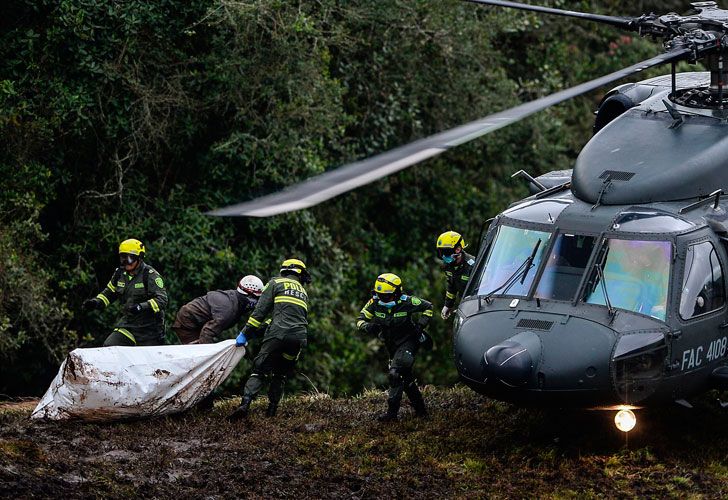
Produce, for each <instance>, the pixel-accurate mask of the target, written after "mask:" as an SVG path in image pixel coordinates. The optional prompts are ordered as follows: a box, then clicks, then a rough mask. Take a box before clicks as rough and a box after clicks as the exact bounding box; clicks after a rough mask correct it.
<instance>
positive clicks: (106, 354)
mask: <svg viewBox="0 0 728 500" xmlns="http://www.w3.org/2000/svg"><path fill="white" fill-rule="evenodd" d="M244 354H245V348H244V347H236V346H235V341H234V340H225V341H223V342H218V343H217V344H193V345H168V346H154V347H100V348H94V349H75V350H73V351H71V353H70V354H69V355H68V357H67V358H66V360H65V361H64V362H63V364H62V365H61V367H60V369H59V370H58V375H56V378H55V379H54V380H53V382H52V383H51V386H50V387H49V388H48V391H46V393H45V395H44V396H43V399H41V400H40V403H38V406H37V407H36V409H35V410H34V411H33V414H32V415H31V418H37V419H49V420H67V419H78V420H94V421H99V420H116V419H122V418H139V417H150V416H158V415H169V414H171V413H178V412H181V411H184V410H186V409H188V408H191V407H192V406H194V405H195V404H197V403H198V402H200V401H201V400H202V399H203V398H205V396H207V395H208V394H210V393H211V392H212V391H213V390H214V389H215V388H216V387H217V386H219V385H220V384H221V383H222V382H223V381H224V380H225V379H226V378H227V376H228V375H230V372H232V371H233V368H235V366H236V365H237V364H238V362H239V361H240V359H241V358H242V357H243V355H244Z"/></svg>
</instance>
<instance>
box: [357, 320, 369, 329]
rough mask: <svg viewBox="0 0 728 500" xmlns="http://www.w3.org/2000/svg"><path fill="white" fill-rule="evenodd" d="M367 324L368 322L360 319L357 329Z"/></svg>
mask: <svg viewBox="0 0 728 500" xmlns="http://www.w3.org/2000/svg"><path fill="white" fill-rule="evenodd" d="M366 324H367V322H366V321H364V320H363V319H360V320H359V321H357V322H356V327H357V328H361V327H362V326H364V325H366Z"/></svg>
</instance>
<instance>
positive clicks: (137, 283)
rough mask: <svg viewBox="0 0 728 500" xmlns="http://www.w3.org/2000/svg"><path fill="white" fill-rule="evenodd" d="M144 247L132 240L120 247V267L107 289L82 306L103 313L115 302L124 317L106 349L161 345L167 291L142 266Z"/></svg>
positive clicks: (147, 267)
mask: <svg viewBox="0 0 728 500" xmlns="http://www.w3.org/2000/svg"><path fill="white" fill-rule="evenodd" d="M145 253H146V250H145V248H144V244H143V243H142V242H141V241H139V240H135V239H129V240H124V241H122V242H121V244H120V245H119V264H120V267H118V268H116V271H114V274H113V275H112V276H111V280H109V283H108V284H107V285H106V288H104V289H103V290H101V292H99V294H98V295H96V297H94V298H91V299H88V300H86V301H85V302H84V303H83V308H84V309H85V310H93V309H103V308H105V307H108V305H109V304H111V302H113V301H114V300H118V301H119V302H120V304H121V306H122V308H123V311H124V314H123V316H122V317H121V319H120V320H119V321H118V322H117V323H116V326H115V328H114V330H113V331H112V332H111V334H109V336H108V337H106V340H105V341H104V347H108V346H150V345H162V344H164V309H165V308H166V307H167V291H166V290H165V288H164V280H163V279H162V277H161V276H160V275H159V273H158V272H157V271H156V270H155V269H154V268H153V267H152V266H150V265H149V264H147V263H146V262H144V255H145Z"/></svg>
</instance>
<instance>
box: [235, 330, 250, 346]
mask: <svg viewBox="0 0 728 500" xmlns="http://www.w3.org/2000/svg"><path fill="white" fill-rule="evenodd" d="M235 345H236V346H238V347H239V346H241V345H248V338H247V337H246V336H245V334H244V333H243V332H240V333H238V336H237V337H236V338H235Z"/></svg>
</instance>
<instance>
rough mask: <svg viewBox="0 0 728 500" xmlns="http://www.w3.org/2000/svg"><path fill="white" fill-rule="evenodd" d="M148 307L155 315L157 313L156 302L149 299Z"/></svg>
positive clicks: (157, 305) (157, 306)
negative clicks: (150, 307)
mask: <svg viewBox="0 0 728 500" xmlns="http://www.w3.org/2000/svg"><path fill="white" fill-rule="evenodd" d="M149 305H150V306H152V311H154V312H155V313H158V312H159V304H157V301H156V300H154V299H149Z"/></svg>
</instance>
